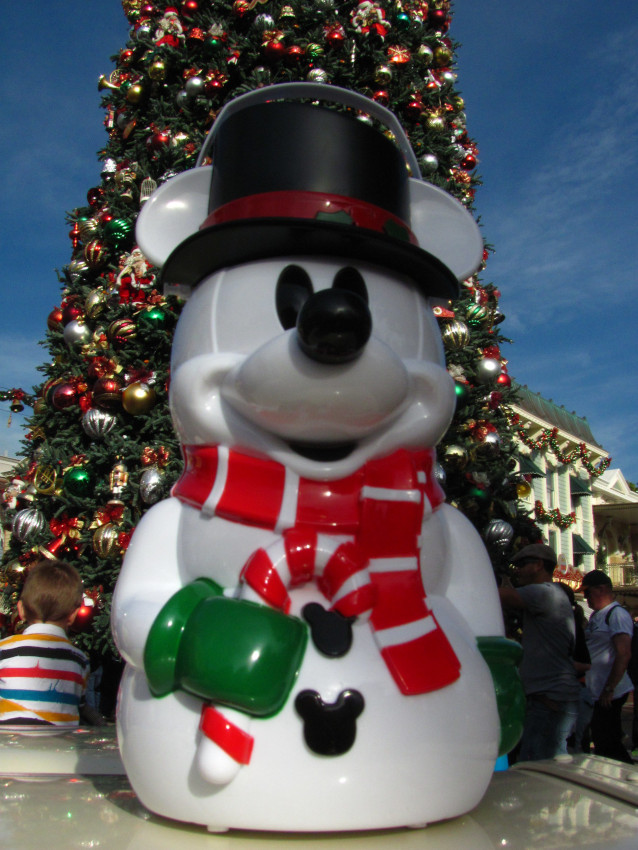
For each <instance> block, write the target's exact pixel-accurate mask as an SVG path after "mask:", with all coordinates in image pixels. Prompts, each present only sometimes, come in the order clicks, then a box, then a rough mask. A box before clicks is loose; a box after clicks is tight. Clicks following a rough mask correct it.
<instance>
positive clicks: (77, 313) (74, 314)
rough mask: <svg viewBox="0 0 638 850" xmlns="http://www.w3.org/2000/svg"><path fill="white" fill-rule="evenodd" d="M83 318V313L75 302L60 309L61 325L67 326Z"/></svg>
mask: <svg viewBox="0 0 638 850" xmlns="http://www.w3.org/2000/svg"><path fill="white" fill-rule="evenodd" d="M83 317H84V311H83V310H82V308H81V307H80V306H79V304H76V303H75V302H72V303H71V304H65V305H64V306H63V308H62V324H63V325H68V324H69V322H74V321H75V320H76V319H81V318H83Z"/></svg>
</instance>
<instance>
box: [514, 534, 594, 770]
mask: <svg viewBox="0 0 638 850" xmlns="http://www.w3.org/2000/svg"><path fill="white" fill-rule="evenodd" d="M512 564H513V565H514V567H515V570H516V574H515V584H516V587H511V586H501V587H500V588H499V593H500V597H501V604H502V605H503V607H504V608H514V609H520V610H522V612H523V639H522V643H523V660H522V662H521V678H522V680H523V687H524V689H525V695H526V698H527V707H526V712H525V722H524V727H523V736H522V738H521V743H520V751H519V754H518V758H519V759H520V760H521V761H530V760H536V759H544V758H553V757H555V756H557V755H563V754H567V738H568V737H569V735H570V734H571V731H572V728H573V726H574V723H575V722H576V718H577V716H578V703H579V693H580V684H579V682H578V675H577V673H576V668H575V666H574V661H573V653H574V647H575V625H574V614H573V611H572V607H571V604H570V601H569V598H568V597H567V595H566V594H565V592H564V591H563V590H562V589H561V588H560V587H559V585H558V583H554V582H553V580H552V577H553V573H554V568H555V567H556V553H555V552H554V550H553V549H552V548H551V546H547V545H546V544H544V543H532V544H530V545H529V546H525V547H523V549H521V550H520V551H519V552H517V553H516V555H515V556H514V558H512Z"/></svg>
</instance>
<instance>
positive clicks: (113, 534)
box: [93, 522, 120, 561]
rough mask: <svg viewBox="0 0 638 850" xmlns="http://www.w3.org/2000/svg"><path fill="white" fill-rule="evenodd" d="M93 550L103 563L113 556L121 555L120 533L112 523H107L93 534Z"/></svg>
mask: <svg viewBox="0 0 638 850" xmlns="http://www.w3.org/2000/svg"><path fill="white" fill-rule="evenodd" d="M93 550H94V551H95V554H96V555H97V556H98V558H101V559H102V560H103V561H104V560H106V559H107V558H110V557H112V556H113V555H119V553H120V544H119V532H118V530H117V526H115V525H114V524H113V523H112V522H105V523H104V525H101V526H100V527H99V528H97V529H96V530H95V532H94V534H93Z"/></svg>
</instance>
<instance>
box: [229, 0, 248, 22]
mask: <svg viewBox="0 0 638 850" xmlns="http://www.w3.org/2000/svg"><path fill="white" fill-rule="evenodd" d="M249 11H250V4H249V3H248V0H235V2H234V3H233V15H235V17H236V18H243V17H244V16H245V15H246V14H248V12H249Z"/></svg>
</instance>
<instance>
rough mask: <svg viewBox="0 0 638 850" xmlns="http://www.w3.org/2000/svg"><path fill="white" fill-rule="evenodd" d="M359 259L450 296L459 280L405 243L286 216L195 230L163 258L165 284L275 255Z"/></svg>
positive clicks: (430, 292)
mask: <svg viewBox="0 0 638 850" xmlns="http://www.w3.org/2000/svg"><path fill="white" fill-rule="evenodd" d="M306 255H307V256H313V257H319V256H321V257H335V258H346V259H351V260H359V261H360V262H366V263H371V264H373V265H378V266H381V267H383V268H385V269H388V270H389V271H393V272H396V273H398V274H402V275H406V276H407V277H409V278H410V279H411V280H412V281H413V282H414V283H415V284H416V286H417V288H418V289H419V290H420V291H421V292H422V293H423V295H425V296H428V297H435V298H446V299H454V298H456V297H457V296H458V293H459V284H458V281H457V279H456V278H455V276H454V275H453V274H452V272H451V271H450V270H449V269H448V268H447V266H445V265H444V264H443V263H442V262H441V261H440V260H438V259H437V258H436V257H434V256H433V255H432V254H429V253H428V252H427V251H424V250H423V249H422V248H419V247H418V246H416V245H413V244H411V243H410V242H407V241H406V242H402V241H399V240H397V239H394V238H392V237H389V236H386V235H385V234H383V233H377V232H375V231H373V230H368V229H365V228H361V227H356V226H348V225H343V224H337V223H334V222H328V221H320V220H319V221H318V220H312V221H309V220H307V219H290V218H266V219H263V218H259V219H240V220H236V221H229V222H224V223H222V224H217V225H214V226H212V227H207V228H204V229H203V230H199V231H197V232H196V233H194V234H193V235H191V236H189V237H188V238H187V239H185V240H184V241H183V242H181V243H180V244H179V245H178V246H177V247H176V248H175V249H174V250H173V252H172V253H171V254H170V255H169V257H168V258H167V259H166V262H165V264H164V266H163V268H162V273H161V279H162V282H163V283H164V284H165V285H177V284H181V285H186V286H191V287H192V286H196V285H197V284H198V283H199V282H200V281H202V280H203V279H204V278H205V277H207V276H208V275H210V274H212V273H214V272H216V271H219V270H220V269H223V268H228V267H231V266H237V265H240V264H243V263H250V262H255V261H258V260H265V259H272V258H274V257H286V256H289V257H300V256H306Z"/></svg>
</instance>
